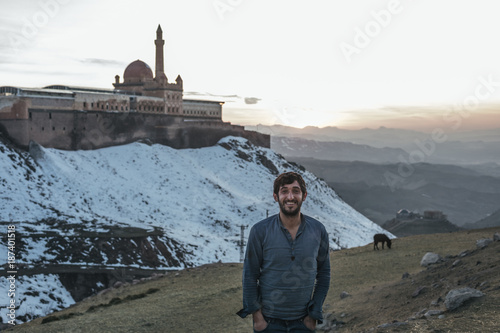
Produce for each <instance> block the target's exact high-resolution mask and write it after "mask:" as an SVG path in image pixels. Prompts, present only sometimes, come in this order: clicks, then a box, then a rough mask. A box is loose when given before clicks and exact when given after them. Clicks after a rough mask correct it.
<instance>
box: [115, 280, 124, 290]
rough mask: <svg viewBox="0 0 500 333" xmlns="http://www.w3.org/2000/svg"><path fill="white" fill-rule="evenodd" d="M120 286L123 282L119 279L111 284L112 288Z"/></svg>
mask: <svg viewBox="0 0 500 333" xmlns="http://www.w3.org/2000/svg"><path fill="white" fill-rule="evenodd" d="M121 286H123V282H121V281H116V282H115V284H113V288H120V287H121Z"/></svg>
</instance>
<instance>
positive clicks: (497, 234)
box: [493, 232, 500, 242]
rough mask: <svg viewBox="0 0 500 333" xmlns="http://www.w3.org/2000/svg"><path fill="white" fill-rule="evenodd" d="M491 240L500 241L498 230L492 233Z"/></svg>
mask: <svg viewBox="0 0 500 333" xmlns="http://www.w3.org/2000/svg"><path fill="white" fill-rule="evenodd" d="M493 240H494V241H495V242H500V234H499V233H498V232H496V233H495V234H494V235H493Z"/></svg>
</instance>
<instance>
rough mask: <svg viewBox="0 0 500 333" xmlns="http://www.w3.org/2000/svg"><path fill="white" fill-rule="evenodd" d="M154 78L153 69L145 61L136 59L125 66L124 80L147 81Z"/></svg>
mask: <svg viewBox="0 0 500 333" xmlns="http://www.w3.org/2000/svg"><path fill="white" fill-rule="evenodd" d="M152 79H153V71H152V70H151V67H149V66H148V64H146V63H145V62H144V61H141V60H136V61H134V62H132V63H130V65H128V66H127V68H125V72H123V81H124V82H130V81H141V82H143V81H146V80H152Z"/></svg>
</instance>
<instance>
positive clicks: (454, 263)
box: [451, 259, 462, 267]
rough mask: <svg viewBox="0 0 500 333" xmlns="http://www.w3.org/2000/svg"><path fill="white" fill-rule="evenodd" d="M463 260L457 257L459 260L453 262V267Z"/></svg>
mask: <svg viewBox="0 0 500 333" xmlns="http://www.w3.org/2000/svg"><path fill="white" fill-rule="evenodd" d="M461 262H462V260H460V259H457V260H455V261H454V262H453V264H451V267H456V266H458V265H459V264H460V263H461Z"/></svg>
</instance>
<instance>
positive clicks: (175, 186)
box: [0, 137, 392, 319]
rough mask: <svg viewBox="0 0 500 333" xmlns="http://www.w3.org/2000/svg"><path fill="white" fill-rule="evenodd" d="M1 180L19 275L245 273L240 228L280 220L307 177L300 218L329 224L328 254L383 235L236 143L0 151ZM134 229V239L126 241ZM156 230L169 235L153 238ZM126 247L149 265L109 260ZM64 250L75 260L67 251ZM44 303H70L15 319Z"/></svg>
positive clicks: (25, 302) (271, 155)
mask: <svg viewBox="0 0 500 333" xmlns="http://www.w3.org/2000/svg"><path fill="white" fill-rule="evenodd" d="M0 171H1V173H0V203H1V204H2V206H3V207H5V208H4V209H2V210H1V211H0V221H2V222H1V225H4V226H5V225H15V226H16V231H17V234H18V237H19V244H21V243H24V246H22V247H20V248H19V250H18V253H17V255H18V258H19V259H18V265H19V266H22V267H23V269H20V273H19V274H22V272H23V270H25V271H28V270H29V269H32V268H33V266H34V265H44V264H47V263H50V265H52V266H53V267H70V266H82V267H83V266H85V267H86V268H87V269H89V268H90V269H95V270H97V269H102V267H109V268H112V269H113V270H115V271H121V270H123V269H126V268H134V269H145V270H148V271H150V270H151V269H157V270H171V269H183V268H188V267H194V266H199V265H203V264H207V263H213V262H218V261H221V262H238V261H239V259H240V247H239V245H238V244H239V241H240V236H241V235H240V233H241V228H240V227H241V226H242V225H243V226H246V227H250V226H251V225H252V224H253V223H256V222H258V221H260V220H262V219H264V218H265V217H266V214H268V213H269V212H277V210H278V208H277V205H276V203H275V202H274V201H273V199H272V182H273V180H274V178H275V177H276V176H277V174H278V173H281V172H284V171H297V172H300V173H301V174H302V175H303V177H304V179H305V180H306V183H307V185H308V193H309V195H308V197H307V200H306V201H305V202H304V204H303V212H304V214H307V215H310V216H311V217H313V218H316V219H318V220H320V221H321V222H323V224H325V227H326V229H327V231H328V232H329V234H330V246H331V248H332V249H341V248H347V247H352V246H360V245H364V244H367V243H369V242H370V241H371V237H372V236H373V234H374V233H378V232H384V230H383V229H382V228H381V227H379V226H378V225H377V224H375V223H373V222H372V221H370V220H369V219H367V218H366V217H364V216H363V215H361V214H360V213H359V212H357V211H356V210H355V209H353V208H352V207H350V206H349V205H347V204H346V203H345V202H344V201H343V200H342V199H340V198H339V196H338V195H337V194H336V193H335V191H334V190H333V189H332V188H330V187H329V186H328V185H327V184H326V183H325V182H324V181H322V180H320V179H318V178H317V177H316V176H314V175H313V174H312V173H310V172H308V171H307V170H305V169H304V168H302V167H300V166H299V165H297V164H295V163H292V162H289V161H287V160H285V159H284V158H283V157H282V156H280V155H279V154H277V153H275V152H274V151H272V150H271V149H268V148H263V147H257V146H254V145H252V144H250V143H249V142H248V141H247V140H245V139H242V138H236V137H227V138H225V139H222V140H221V141H219V144H217V145H216V146H212V147H206V148H199V149H182V150H176V149H173V148H170V147H167V146H162V145H158V144H148V143H147V142H145V143H144V142H143V143H140V142H137V143H133V144H129V145H124V146H116V147H109V148H103V149H99V150H92V151H60V150H56V149H47V148H44V147H41V146H39V145H37V144H35V143H32V144H31V145H30V151H29V152H24V151H20V150H17V149H15V147H12V146H10V145H9V144H7V143H5V142H4V141H1V142H0ZM126 229H127V230H129V231H130V230H131V232H130V233H129V234H128V235H124V230H126ZM158 229H161V230H162V233H161V235H155V234H153V233H154V232H155V230H158ZM138 230H140V231H138ZM391 236H392V235H391ZM120 237H121V238H120ZM115 238H116V241H114V239H115ZM125 238H127V239H128V240H127V241H126V242H127V243H126V244H128V245H124V244H125V243H123V242H124V241H125V240H124V239H125ZM3 246H5V245H3ZM124 246H125V247H129V248H130V249H132V250H133V251H138V252H140V253H142V255H137V256H132V257H131V256H126V255H124V254H120V255H116V256H114V255H111V254H113V253H114V254H119V253H122V252H118V251H119V250H118V249H119V248H123V247H124ZM64 247H68V248H72V247H73V250H71V251H70V252H65V251H64ZM78 249H80V252H81V253H78V251H77V250H78ZM113 249H114V250H113ZM4 250H6V249H5V248H4ZM110 251H111V252H110ZM113 251H114V252H113ZM115 257H116V258H115ZM86 258H87V259H86ZM88 258H92V260H89V259H88ZM117 258H118V259H117ZM151 258H153V259H151ZM154 258H157V259H154ZM124 272H125V271H124ZM75 274H80V273H75ZM46 276H47V274H35V275H33V276H32V277H28V276H22V275H20V276H19V279H20V281H22V282H23V284H25V285H28V284H29V283H30V282H29V281H34V280H35V279H36V280H37V281H42V282H40V283H39V284H38V285H44V283H48V282H43V281H46ZM79 278H81V276H80V277H78V275H75V276H74V277H73V278H72V279H74V280H77V279H79ZM53 279H54V281H53V282H51V283H50V284H56V282H55V281H56V280H58V277H57V274H55V275H54V277H53ZM115 280H116V279H115ZM94 282H95V283H94V285H93V286H92V287H91V288H90V289H92V290H94V291H98V288H101V289H103V288H105V287H109V285H105V284H106V283H112V280H110V277H109V276H107V277H105V278H103V279H101V280H96V281H94ZM99 286H100V287H99ZM38 288H39V289H47V290H52V289H51V288H49V287H47V288H43V287H38ZM60 289H61V288H60ZM63 289H64V288H62V289H61V290H63ZM24 292H27V293H32V292H30V291H24ZM42 299H43V300H44V301H45V302H48V305H44V306H41V307H39V308H37V309H36V311H35V312H36V313H35V314H36V315H42V314H43V313H45V314H46V313H47V309H48V308H51V309H52V311H53V310H55V309H59V308H60V307H66V306H68V304H72V303H73V302H74V299H70V297H69V296H68V294H67V293H66V294H64V295H63V294H61V293H57V290H55V291H54V290H53V291H51V292H50V293H45V294H40V295H39V296H33V295H32V296H30V297H27V296H26V297H24V296H23V298H22V299H20V301H21V307H20V309H19V315H20V316H21V315H22V314H25V315H26V311H27V310H26V309H27V308H28V307H33V308H35V307H36V304H40V301H41V300H42ZM51 299H57V300H59V299H60V300H61V301H51ZM27 318H28V317H27ZM28 319H29V318H28Z"/></svg>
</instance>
